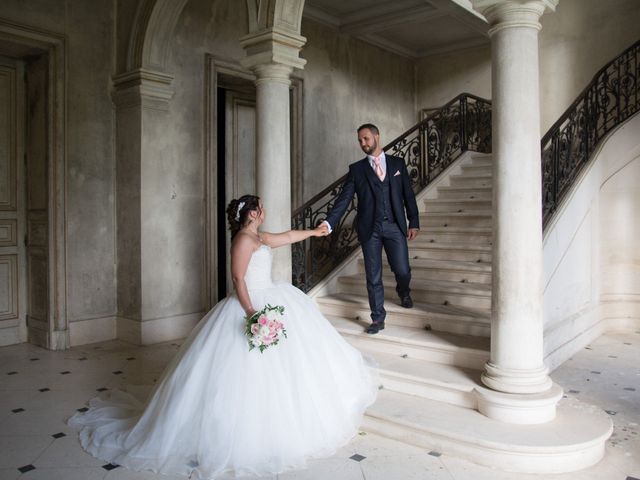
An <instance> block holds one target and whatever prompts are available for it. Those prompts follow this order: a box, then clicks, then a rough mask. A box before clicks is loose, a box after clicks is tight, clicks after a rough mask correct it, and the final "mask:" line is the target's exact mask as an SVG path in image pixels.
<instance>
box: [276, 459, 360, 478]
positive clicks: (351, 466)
mask: <svg viewBox="0 0 640 480" xmlns="http://www.w3.org/2000/svg"><path fill="white" fill-rule="evenodd" d="M362 478H363V476H362V470H361V468H360V462H356V461H355V460H350V459H344V458H335V457H332V458H326V459H320V460H311V461H309V465H308V468H307V469H305V470H294V471H291V472H286V473H282V474H280V475H278V480H318V479H330V480H362Z"/></svg>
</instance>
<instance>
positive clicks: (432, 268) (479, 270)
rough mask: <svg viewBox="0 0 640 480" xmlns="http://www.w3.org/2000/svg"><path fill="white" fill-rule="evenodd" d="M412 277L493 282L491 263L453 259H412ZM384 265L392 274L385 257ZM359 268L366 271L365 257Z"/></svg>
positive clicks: (417, 278) (359, 261) (464, 281)
mask: <svg viewBox="0 0 640 480" xmlns="http://www.w3.org/2000/svg"><path fill="white" fill-rule="evenodd" d="M410 264H411V276H412V278H414V279H416V280H419V279H432V280H447V281H450V282H463V283H466V282H470V283H486V284H490V283H491V265H486V264H483V263H482V264H480V263H476V262H456V261H452V260H432V259H428V258H419V259H415V260H411V261H410ZM382 265H383V268H384V272H385V273H387V274H389V275H390V274H391V267H390V266H389V262H388V261H387V259H386V258H385V257H383V260H382ZM358 268H359V270H360V272H361V273H364V272H365V269H364V258H359V259H358Z"/></svg>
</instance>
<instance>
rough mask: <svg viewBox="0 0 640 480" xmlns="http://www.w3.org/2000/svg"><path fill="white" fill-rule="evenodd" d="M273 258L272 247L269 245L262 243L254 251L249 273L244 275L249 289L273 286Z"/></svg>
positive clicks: (248, 268)
mask: <svg viewBox="0 0 640 480" xmlns="http://www.w3.org/2000/svg"><path fill="white" fill-rule="evenodd" d="M272 260H273V256H272V254H271V248H270V247H268V246H267V245H261V246H260V247H259V248H258V249H257V250H256V251H255V252H253V255H252V256H251V260H249V266H248V267H247V273H246V274H245V277H244V281H245V283H246V284H247V288H248V289H249V290H256V289H260V288H270V287H273V280H272V278H271V262H272Z"/></svg>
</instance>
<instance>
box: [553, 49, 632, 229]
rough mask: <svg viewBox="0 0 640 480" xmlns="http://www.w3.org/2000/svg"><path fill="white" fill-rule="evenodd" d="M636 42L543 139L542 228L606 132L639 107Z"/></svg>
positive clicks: (593, 81) (616, 59)
mask: <svg viewBox="0 0 640 480" xmlns="http://www.w3.org/2000/svg"><path fill="white" fill-rule="evenodd" d="M639 80H640V41H638V42H636V43H635V44H633V45H632V46H630V47H629V48H627V49H626V50H625V51H624V52H622V54H620V55H619V56H618V57H617V58H615V59H614V60H612V61H611V62H609V63H608V64H607V65H606V66H604V67H603V68H602V69H601V70H600V71H599V72H598V73H597V74H596V75H595V76H594V77H593V80H592V81H591V83H590V84H589V85H588V86H587V87H586V88H585V89H584V90H583V91H582V93H581V94H580V95H579V96H578V98H577V99H576V101H575V102H573V104H572V105H571V106H570V107H569V108H568V109H567V110H566V111H565V113H564V114H563V115H562V116H561V117H560V118H559V119H558V121H557V122H556V123H555V124H554V125H553V126H552V127H551V128H550V129H549V131H548V132H547V134H546V135H545V136H544V137H543V138H542V145H541V147H542V216H543V225H545V226H546V225H547V224H548V223H549V220H551V218H552V216H553V214H554V212H556V210H557V208H558V206H559V205H560V203H561V202H562V200H563V198H564V197H565V195H566V194H567V192H568V191H569V187H571V185H572V184H573V183H574V181H575V179H576V178H577V177H578V175H579V173H580V171H581V170H582V169H583V168H584V167H585V165H587V163H588V161H589V157H590V156H591V154H592V153H593V151H594V150H595V148H596V147H597V145H598V143H599V142H600V140H602V139H603V138H604V137H605V135H606V134H607V133H609V132H610V131H611V130H613V129H614V128H616V127H617V126H618V125H620V124H621V123H622V122H624V121H625V120H626V119H628V118H629V117H631V116H632V115H633V114H634V113H636V112H638V110H639V109H640V87H639V86H638V81H639Z"/></svg>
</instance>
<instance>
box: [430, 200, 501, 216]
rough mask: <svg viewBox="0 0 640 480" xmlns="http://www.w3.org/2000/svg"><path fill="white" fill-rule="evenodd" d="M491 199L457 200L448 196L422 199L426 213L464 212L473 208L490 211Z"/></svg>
mask: <svg viewBox="0 0 640 480" xmlns="http://www.w3.org/2000/svg"><path fill="white" fill-rule="evenodd" d="M491 206H492V201H491V200H478V199H469V198H463V199H459V200H455V199H448V198H431V199H427V200H425V201H424V208H425V210H426V212H424V213H426V214H427V215H429V214H430V213H433V212H466V211H474V210H486V211H491V210H492V208H491Z"/></svg>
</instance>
